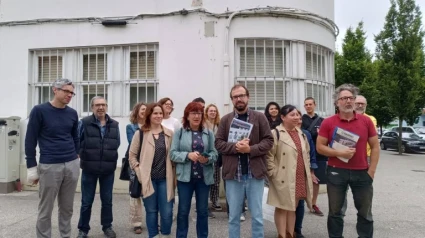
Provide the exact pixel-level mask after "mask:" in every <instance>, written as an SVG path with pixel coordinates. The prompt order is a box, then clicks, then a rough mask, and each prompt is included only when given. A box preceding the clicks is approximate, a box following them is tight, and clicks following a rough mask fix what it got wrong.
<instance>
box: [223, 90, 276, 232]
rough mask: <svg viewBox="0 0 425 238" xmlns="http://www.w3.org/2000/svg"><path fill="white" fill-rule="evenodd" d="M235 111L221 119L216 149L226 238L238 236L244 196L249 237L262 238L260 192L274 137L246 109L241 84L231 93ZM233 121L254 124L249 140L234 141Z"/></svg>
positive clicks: (264, 123)
mask: <svg viewBox="0 0 425 238" xmlns="http://www.w3.org/2000/svg"><path fill="white" fill-rule="evenodd" d="M230 98H231V100H232V102H233V106H234V111H233V112H231V113H229V114H227V115H225V116H224V117H222V119H221V121H220V125H219V127H218V131H217V135H216V140H215V147H216V149H217V151H218V152H219V153H221V154H222V163H223V166H222V173H223V179H224V180H225V184H226V197H227V201H228V203H229V207H228V209H229V238H236V237H237V238H239V237H240V217H241V213H242V206H243V203H244V198H245V196H246V198H247V200H248V208H249V211H250V213H251V218H252V221H251V222H252V224H251V226H252V231H251V232H252V235H251V236H252V237H255V238H262V237H264V226H263V208H262V207H263V205H262V202H263V192H264V179H265V178H266V175H267V168H266V155H267V152H268V151H269V150H270V149H271V148H272V146H273V136H272V134H271V131H270V126H269V122H268V120H267V118H266V116H265V115H264V114H263V113H261V112H257V111H254V110H251V109H250V108H249V107H248V101H249V91H248V89H247V88H246V87H245V86H243V85H235V86H233V87H232V89H231V90H230ZM233 118H237V119H239V120H242V121H246V122H248V123H251V124H253V128H252V131H251V135H250V136H249V138H243V139H242V140H239V141H237V142H229V141H232V139H233V138H230V140H229V136H232V134H230V135H229V131H230V125H231V123H232V120H233Z"/></svg>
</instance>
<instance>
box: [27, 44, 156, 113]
mask: <svg viewBox="0 0 425 238" xmlns="http://www.w3.org/2000/svg"><path fill="white" fill-rule="evenodd" d="M30 55H31V61H32V63H31V64H30V72H31V74H30V78H29V85H30V88H29V89H30V90H29V92H30V97H31V104H30V105H29V107H30V109H31V108H32V107H33V106H34V105H37V104H40V103H44V102H47V101H49V100H51V99H52V98H53V91H52V89H51V87H52V83H53V82H54V81H55V80H56V79H57V78H69V79H71V80H72V81H73V82H74V85H75V90H74V92H75V93H76V96H75V97H74V98H73V99H72V101H71V104H70V106H71V107H73V108H74V109H76V110H77V112H78V113H79V115H80V116H86V115H88V114H90V113H91V107H90V101H91V99H92V98H93V97H95V96H102V97H105V98H106V99H107V100H108V104H109V107H108V113H110V114H111V115H113V116H128V115H129V113H130V111H131V109H132V108H133V106H134V104H136V103H137V102H140V101H143V102H155V101H157V98H156V97H157V88H158V78H157V68H156V67H157V55H158V45H157V44H134V45H125V46H122V45H119V46H98V47H89V48H87V47H84V48H63V49H43V50H32V51H30ZM112 105H116V106H115V108H113V106H112ZM118 105H119V106H118Z"/></svg>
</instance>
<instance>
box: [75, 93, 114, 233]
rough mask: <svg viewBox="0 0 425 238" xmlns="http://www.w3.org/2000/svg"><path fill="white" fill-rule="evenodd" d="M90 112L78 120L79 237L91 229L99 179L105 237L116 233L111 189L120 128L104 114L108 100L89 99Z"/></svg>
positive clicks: (99, 98)
mask: <svg viewBox="0 0 425 238" xmlns="http://www.w3.org/2000/svg"><path fill="white" fill-rule="evenodd" d="M90 104H91V109H92V112H93V114H92V115H90V116H87V117H85V118H83V119H82V120H81V121H80V123H79V129H78V134H79V135H80V152H79V155H80V159H81V169H82V170H83V172H82V174H81V210H80V220H79V222H78V230H79V232H78V238H86V237H87V234H88V233H89V230H90V217H91V208H92V204H93V200H94V196H95V193H96V185H97V182H98V181H99V192H100V200H101V201H102V209H101V212H100V223H101V225H102V230H103V232H104V233H105V236H106V237H107V238H115V237H116V236H117V235H116V234H115V231H114V230H113V229H112V220H113V216H112V190H113V187H114V177H115V169H116V168H117V160H118V147H119V146H120V131H119V128H118V122H117V121H115V120H113V119H112V118H110V117H109V115H108V114H106V111H107V108H108V103H107V102H106V100H105V99H104V98H103V97H100V96H96V97H94V98H93V99H92V100H91V103H90Z"/></svg>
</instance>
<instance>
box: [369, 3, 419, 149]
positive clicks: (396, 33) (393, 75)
mask: <svg viewBox="0 0 425 238" xmlns="http://www.w3.org/2000/svg"><path fill="white" fill-rule="evenodd" d="M421 18H422V13H421V11H420V10H419V7H418V6H417V5H416V3H415V1H414V0H391V7H390V9H389V11H388V14H387V16H386V22H385V25H384V29H383V30H382V31H381V32H380V33H379V34H378V35H377V36H376V37H375V41H376V44H377V47H376V58H377V60H378V62H379V63H378V64H377V65H378V67H377V76H378V79H379V81H380V83H379V84H380V85H381V86H382V87H381V89H382V90H385V92H386V93H385V94H386V95H387V97H386V100H387V101H388V106H389V109H390V110H391V111H392V113H394V114H395V115H396V116H397V117H398V119H399V121H400V123H399V126H400V127H401V123H402V121H403V120H406V121H407V122H408V123H409V124H411V123H412V122H414V121H415V120H416V118H417V116H418V115H419V112H420V108H422V107H423V106H424V105H425V104H424V103H425V100H424V98H425V96H424V93H423V92H424V89H425V87H424V86H425V85H424V81H423V76H424V73H423V71H424V52H423V40H422V39H423V37H424V32H423V31H422V22H421ZM400 145H401V139H399V146H400Z"/></svg>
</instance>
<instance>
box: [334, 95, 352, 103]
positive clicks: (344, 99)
mask: <svg viewBox="0 0 425 238" xmlns="http://www.w3.org/2000/svg"><path fill="white" fill-rule="evenodd" d="M348 99H350V101H354V100H355V99H356V97H354V96H351V97H340V98H338V100H341V101H344V102H346V101H348Z"/></svg>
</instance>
